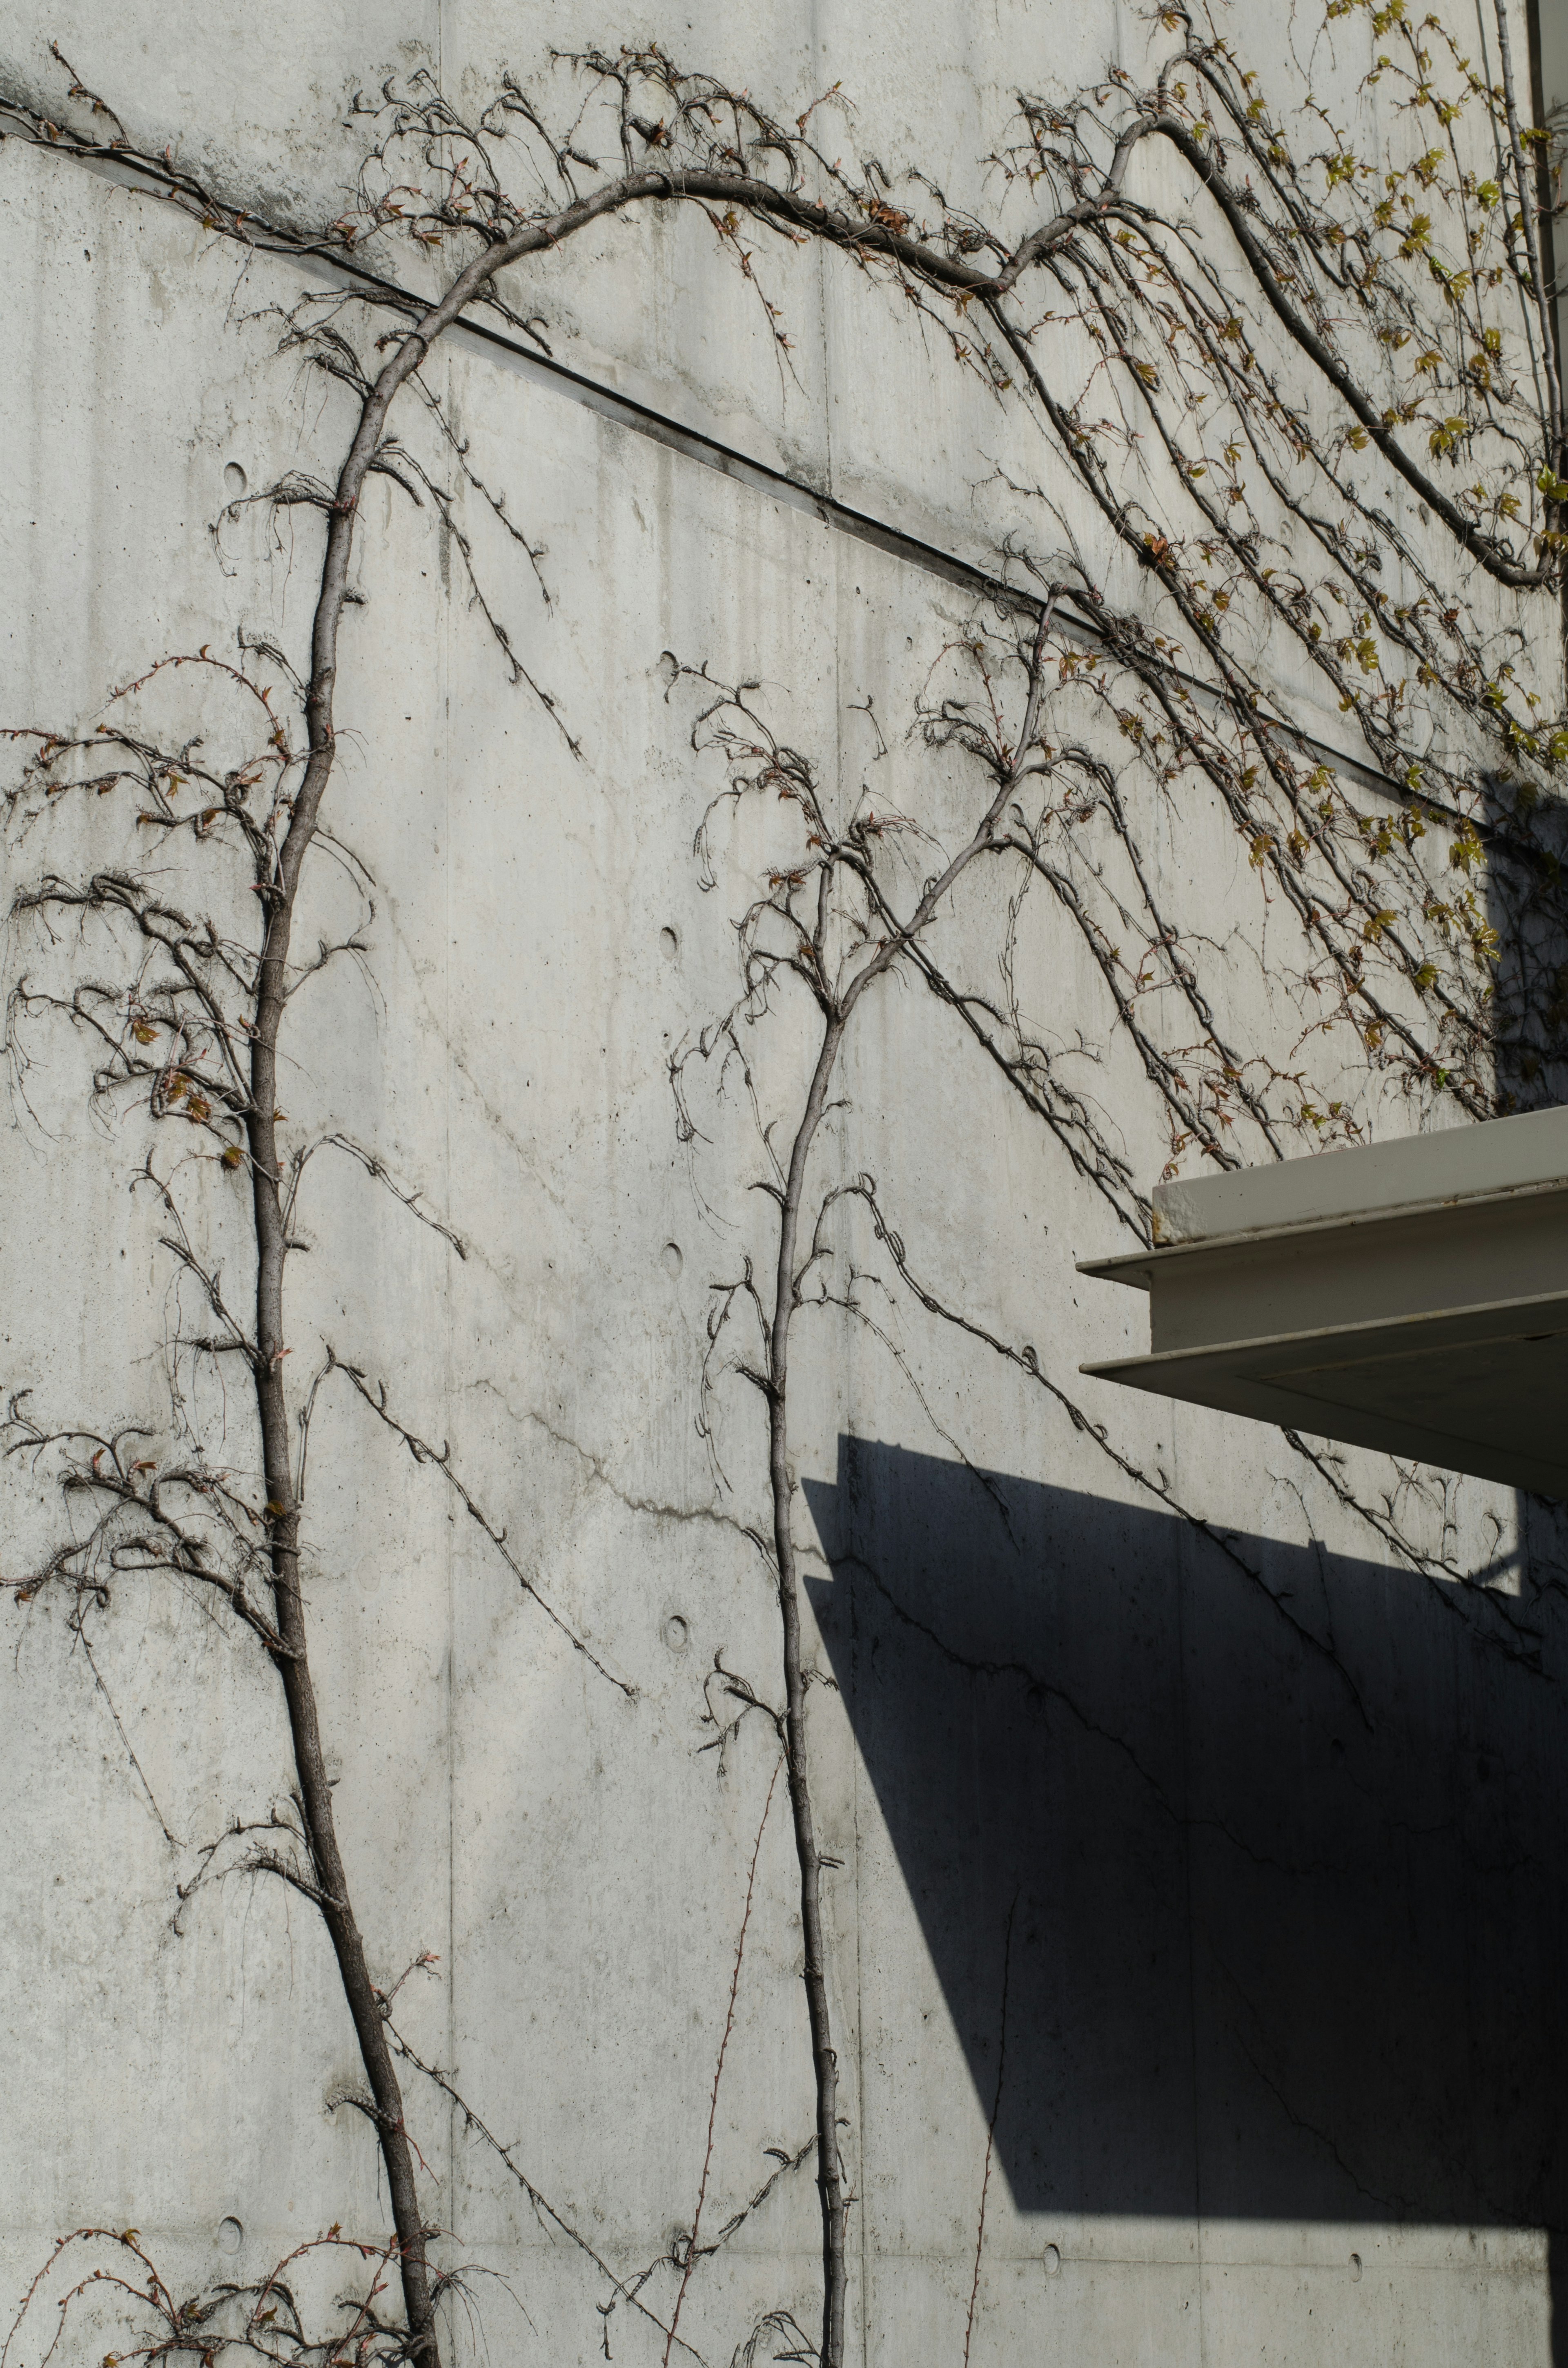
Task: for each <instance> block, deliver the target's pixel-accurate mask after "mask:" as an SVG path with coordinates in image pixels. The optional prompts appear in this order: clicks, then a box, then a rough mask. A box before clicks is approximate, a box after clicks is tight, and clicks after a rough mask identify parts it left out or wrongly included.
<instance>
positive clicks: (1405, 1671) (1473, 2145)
mask: <svg viewBox="0 0 1568 2368" xmlns="http://www.w3.org/2000/svg"><path fill="white" fill-rule="evenodd" d="M804 1488H805V1494H806V1497H807V1500H808V1504H809V1507H810V1509H811V1512H812V1518H813V1520H814V1521H815V1523H816V1526H817V1531H818V1535H819V1536H820V1538H821V1540H822V1542H823V1546H824V1552H825V1554H827V1557H828V1559H829V1562H830V1565H831V1568H832V1572H833V1577H832V1579H831V1581H828V1580H822V1579H818V1580H814V1581H812V1600H813V1603H814V1605H815V1608H816V1611H817V1616H818V1619H819V1621H820V1622H821V1624H822V1629H823V1634H824V1641H825V1645H826V1648H827V1652H828V1655H829V1657H830V1660H831V1663H832V1667H833V1671H834V1675H835V1678H836V1679H837V1681H838V1683H839V1685H840V1687H841V1689H842V1691H843V1695H844V1699H845V1702H846V1705H847V1708H848V1711H849V1715H850V1718H851V1720H852V1722H853V1725H854V1729H855V1733H856V1736H857V1738H858V1745H859V1749H860V1753H861V1755H862V1759H863V1763H864V1766H865V1769H866V1771H867V1773H868V1775H869V1782H870V1783H871V1785H872V1787H873V1788H874V1790H875V1793H876V1796H877V1800H878V1803H879V1805H880V1808H881V1816H882V1817H883V1819H884V1820H885V1822H886V1825H887V1827H888V1831H889V1833H890V1836H891V1839H892V1847H893V1850H894V1851H895V1852H896V1855H897V1859H898V1862H899V1867H900V1871H901V1873H902V1875H903V1880H904V1882H905V1883H906V1884H907V1885H908V1889H909V1893H910V1896H911V1898H912V1900H913V1902H914V1905H915V1910H916V1912H917V1914H918V1917H919V1920H920V1924H921V1928H922V1930H923V1932H924V1935H925V1938H926V1944H927V1946H928V1948H929V1950H930V1952H931V1955H932V1958H933V1960H934V1962H935V1965H936V1968H937V1975H938V1976H939V1979H940V1982H941V1986H942V1989H943V1992H944V1995H945V1998H946V2001H947V2005H948V2007H949V2011H950V2013H951V2015H952V2019H953V2022H954V2024H955V2026H956V2028H957V2030H958V2032H959V2034H960V2039H961V2042H962V2044H963V2046H964V2049H965V2051H966V2054H967V2056H968V2062H969V2066H970V2070H971V2076H972V2078H973V2080H974V2084H975V2089H976V2091H977V2094H978V2096H979V2099H980V2100H981V2104H982V2108H983V2112H985V2113H987V2114H989V2113H990V2112H991V2110H992V2107H993V2103H994V2100H995V2095H996V2078H997V2047H998V2039H999V2035H1000V2032H999V2009H1000V2002H1001V1997H1002V1986H1003V1960H1004V1945H1005V1936H1006V1931H1007V1927H1008V1918H1009V1914H1010V1913H1011V1915H1012V1918H1013V1938H1012V1946H1011V1957H1010V1988H1009V2004H1008V2012H1007V2028H1006V2079H1005V2082H1004V2085H1003V2090H1002V2096H1001V2100H1000V2106H999V2110H998V2112H997V2118H996V2132H995V2135H996V2159H997V2162H998V2165H999V2167H1000V2168H1001V2169H1002V2170H1003V2171H1004V2172H1005V2173H1006V2179H1007V2181H1008V2184H1009V2186H1010V2188H1011V2190H1012V2192H1013V2196H1014V2199H1015V2201H1016V2203H1017V2205H1018V2207H1019V2208H1020V2209H1021V2210H1023V2211H1026V2212H1030V2213H1051V2212H1052V2211H1056V2212H1082V2213H1093V2214H1160V2215H1173V2216H1178V2217H1179V2216H1187V2215H1191V2214H1196V2213H1198V2212H1199V2211H1201V2212H1202V2213H1203V2214H1208V2215H1221V2216H1226V2217H1238V2218H1250V2217H1256V2218H1260V2219H1282V2220H1296V2221H1303V2220H1304V2221H1319V2220H1321V2221H1334V2222H1351V2223H1356V2222H1369V2223H1389V2222H1394V2223H1399V2222H1405V2221H1408V2222H1416V2223H1420V2222H1424V2223H1427V2224H1431V2223H1437V2224H1441V2225H1454V2226H1523V2227H1531V2228H1546V2229H1548V2230H1550V2231H1552V2232H1553V2237H1552V2244H1551V2256H1552V2291H1553V2302H1554V2310H1553V2323H1554V2336H1553V2344H1554V2350H1553V2357H1554V2359H1555V2360H1556V2361H1557V2362H1559V2363H1568V2313H1565V2310H1564V2302H1565V2299H1568V2294H1565V2292H1564V2284H1563V2261H1564V2241H1563V2237H1562V2235H1561V2234H1560V2233H1557V2232H1563V2231H1568V2142H1565V2132H1564V2125H1563V2123H1564V2117H1563V2102H1564V2097H1565V2093H1568V2091H1565V2086H1564V2072H1565V2069H1568V2061H1565V2058H1568V2013H1565V2012H1564V2009H1563V1998H1564V1968H1565V1967H1568V1884H1565V1881H1564V1873H1563V1842H1562V1838H1563V1835H1564V1833H1565V1831H1568V1704H1565V1702H1564V1700H1563V1694H1562V1688H1561V1687H1560V1686H1559V1684H1558V1683H1557V1680H1556V1668H1555V1666H1554V1659H1553V1652H1554V1645H1555V1639H1554V1637H1553V1634H1552V1632H1551V1618H1550V1613H1551V1607H1552V1605H1553V1604H1554V1603H1555V1601H1556V1600H1557V1599H1556V1597H1555V1595H1553V1596H1551V1597H1540V1596H1537V1597H1535V1598H1534V1599H1533V1600H1532V1595H1531V1589H1530V1588H1529V1585H1528V1571H1527V1572H1526V1574H1525V1577H1526V1584H1525V1586H1524V1588H1523V1591H1522V1594H1519V1595H1513V1596H1510V1597H1507V1598H1506V1600H1498V1599H1497V1598H1496V1597H1494V1596H1490V1595H1488V1594H1485V1593H1483V1591H1481V1590H1479V1589H1475V1588H1471V1589H1461V1588H1460V1587H1458V1586H1454V1585H1449V1584H1446V1583H1443V1582H1438V1581H1434V1580H1432V1579H1429V1578H1427V1577H1423V1576H1421V1575H1420V1574H1418V1573H1415V1572H1413V1571H1410V1570H1408V1569H1405V1568H1402V1567H1397V1566H1393V1565H1392V1564H1390V1565H1384V1564H1381V1563H1378V1562H1375V1561H1358V1560H1351V1559H1348V1558H1346V1557H1344V1556H1340V1555H1333V1554H1326V1553H1324V1551H1323V1550H1322V1549H1320V1548H1318V1547H1316V1546H1299V1545H1284V1544H1279V1543H1276V1542H1275V1541H1274V1540H1272V1539H1268V1538H1265V1537H1261V1536H1237V1537H1233V1539H1232V1540H1231V1543H1232V1544H1233V1547H1234V1550H1235V1552H1236V1553H1237V1554H1240V1555H1241V1556H1242V1557H1244V1560H1245V1561H1246V1562H1247V1563H1248V1564H1250V1565H1252V1569H1253V1571H1254V1572H1256V1574H1257V1576H1256V1577H1252V1576H1249V1575H1247V1573H1246V1572H1244V1571H1243V1570H1241V1569H1240V1568H1238V1567H1237V1566H1236V1565H1235V1564H1234V1563H1233V1562H1232V1561H1231V1560H1229V1559H1228V1558H1227V1555H1226V1554H1225V1553H1224V1552H1223V1551H1222V1550H1221V1547H1220V1545H1218V1544H1217V1543H1215V1542H1214V1541H1212V1540H1211V1539H1210V1538H1209V1537H1207V1536H1205V1535H1204V1534H1203V1533H1202V1532H1201V1531H1199V1530H1198V1529H1197V1528H1196V1527H1195V1526H1193V1525H1192V1524H1190V1523H1188V1522H1187V1521H1185V1520H1181V1519H1179V1518H1177V1517H1176V1516H1172V1515H1167V1514H1165V1513H1164V1512H1162V1511H1158V1510H1144V1509H1142V1508H1133V1507H1129V1506H1126V1505H1120V1504H1116V1503H1112V1502H1108V1501H1107V1500H1104V1499H1102V1498H1099V1497H1092V1496H1086V1495H1082V1494H1079V1493H1076V1492H1074V1491H1073V1490H1071V1489H1066V1488H1060V1487H1055V1486H1049V1485H1046V1484H1043V1483H1040V1482H1038V1481H1033V1480H1027V1479H1021V1478H1018V1477H1017V1476H1015V1475H1012V1474H985V1475H983V1478H982V1477H977V1476H976V1475H975V1474H971V1472H970V1471H968V1470H967V1469H965V1467H963V1466H962V1465H960V1464H956V1463H944V1462H941V1461H938V1460H937V1459H935V1458H933V1457H930V1456H926V1455H920V1454H915V1453H911V1452H908V1451H906V1450H904V1449H903V1448H898V1447H892V1446H886V1445H882V1444H880V1443H876V1442H868V1441H864V1440H850V1439H842V1440H840V1442H839V1463H838V1474H837V1480H836V1485H835V1486H827V1485H825V1484H821V1483H814V1482H811V1481H807V1482H806V1483H805V1484H804ZM1494 1576H1495V1577H1497V1578H1500V1579H1502V1580H1503V1581H1504V1584H1505V1585H1506V1583H1507V1574H1506V1569H1505V1568H1504V1567H1503V1566H1502V1565H1500V1566H1499V1570H1498V1572H1497V1573H1496V1574H1495V1575H1494ZM1302 1632H1304V1634H1303V1633H1302ZM1308 1639H1310V1640H1311V1641H1307V1640H1308ZM1559 1657H1560V1654H1559ZM915 2044H917V2042H916V2043H915ZM916 2077H918V2075H917V2072H916Z"/></svg>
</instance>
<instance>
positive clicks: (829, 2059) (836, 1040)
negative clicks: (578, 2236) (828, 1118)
mask: <svg viewBox="0 0 1568 2368" xmlns="http://www.w3.org/2000/svg"><path fill="white" fill-rule="evenodd" d="M845 1024H846V1022H845V1019H844V1017H843V1015H842V1014H841V1013H839V1012H836V1011H835V1012H833V1013H831V1014H830V1016H829V1018H828V1022H827V1025H826V1027H825V1029H824V1031H823V1040H822V1045H821V1048H820V1050H819V1051H818V1053H817V1064H816V1068H815V1070H814V1072H813V1073H812V1083H811V1090H810V1092H809V1093H808V1095H807V1097H806V1107H805V1110H803V1112H802V1113H801V1123H800V1126H799V1127H798V1128H797V1130H796V1133H795V1141H794V1146H793V1148H792V1149H791V1151H790V1171H789V1176H788V1178H787V1180H786V1183H785V1188H784V1201H783V1209H782V1213H781V1217H780V1222H779V1227H778V1280H777V1285H776V1290H775V1295H774V1302H773V1324H772V1328H771V1331H770V1333H769V1337H768V1344H767V1348H768V1376H767V1378H768V1401H767V1402H768V1479H769V1483H770V1486H771V1489H772V1497H773V1551H774V1556H775V1559H776V1561H777V1564H778V1612H779V1618H780V1621H781V1622H782V1626H783V1649H784V1755H785V1765H786V1770H787V1772H788V1776H789V1783H790V1816H791V1818H792V1819H793V1822H794V1828H795V1855H796V1857H797V1859H798V1860H799V1861H800V1869H801V1941H802V1946H803V1951H804V1960H805V1962H804V1966H803V1969H802V1978H803V1980H804V1983H805V1989H806V2013H807V2016H808V2018H809V2020H810V2023H811V2033H812V2069H813V2071H814V2074H815V2077H816V2092H817V2193H818V2195H819V2196H820V2197H821V2199H822V2264H823V2307H822V2353H821V2359H822V2368H842V2363H843V2360H844V2298H845V2290H846V2261H845V2245H844V2226H845V2218H846V2213H847V2211H848V2204H847V2202H846V2197H845V2192H844V2168H843V2165H842V2163H841V2162H840V2160H839V2154H838V2057H837V2055H835V2052H834V2045H833V2024H832V2018H831V2015H830V2012H829V2008H828V1998H827V1964H826V1952H825V1950H824V1946H823V1921H822V1856H821V1853H820V1851H819V1850H818V1848H817V1839H816V1827H815V1822H814V1820H813V1818H812V1794H811V1782H810V1775H809V1770H808V1768H807V1761H806V1681H805V1675H804V1672H803V1670H802V1668H801V1588H800V1576H799V1572H798V1570H797V1567H796V1562H795V1541H794V1537H793V1534H792V1531H791V1528H790V1512H791V1508H792V1502H793V1497H794V1493H795V1491H794V1480H793V1476H792V1474H791V1473H790V1452H789V1451H790V1439H789V1421H790V1417H789V1376H790V1321H791V1318H792V1317H793V1315H794V1313H795V1307H796V1275H795V1246H796V1242H797V1239H798V1237H799V1234H800V1221H801V1194H802V1192H803V1191H804V1189H805V1180H806V1165H807V1162H808V1160H809V1159H810V1157H811V1149H812V1138H813V1136H814V1135H815V1133H816V1131H817V1126H818V1123H819V1121H821V1118H822V1114H823V1110H824V1105H825V1103H826V1100H827V1089H828V1086H829V1083H830V1082H831V1080H832V1076H833V1069H834V1064H835V1061H836V1060H837V1058H838V1048H839V1046H840V1044H841V1043H842V1042H843V1041H844V1030H845Z"/></svg>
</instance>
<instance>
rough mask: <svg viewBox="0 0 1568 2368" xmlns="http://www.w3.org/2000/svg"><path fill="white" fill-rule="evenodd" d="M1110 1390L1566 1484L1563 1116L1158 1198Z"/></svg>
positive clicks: (1199, 1185) (1513, 1121) (1478, 1129)
mask: <svg viewBox="0 0 1568 2368" xmlns="http://www.w3.org/2000/svg"><path fill="white" fill-rule="evenodd" d="M1154 1235H1155V1245H1156V1246H1155V1247H1154V1248H1153V1249H1151V1250H1142V1251H1138V1252H1136V1253H1135V1254H1134V1255H1132V1256H1131V1257H1126V1258H1096V1259H1085V1260H1083V1261H1081V1262H1080V1264H1079V1269H1078V1271H1079V1272H1080V1273H1081V1274H1086V1275H1094V1276H1097V1277H1100V1278H1102V1279H1104V1280H1105V1281H1110V1282H1122V1283H1128V1284H1131V1286H1132V1287H1133V1288H1134V1289H1136V1290H1139V1291H1146V1292H1148V1294H1149V1332H1150V1349H1151V1351H1152V1353H1151V1354H1150V1355H1149V1356H1146V1357H1125V1358H1119V1359H1117V1360H1114V1361H1113V1362H1111V1363H1109V1364H1098V1365H1085V1366H1084V1367H1083V1368H1082V1370H1083V1372H1085V1373H1091V1374H1094V1375H1095V1376H1096V1378H1097V1379H1099V1380H1102V1381H1112V1382H1123V1383H1127V1384H1129V1385H1130V1386H1131V1388H1133V1389H1141V1390H1150V1391H1153V1392H1154V1393H1155V1394H1156V1395H1159V1396H1161V1397H1172V1398H1187V1399H1190V1400H1191V1401H1193V1403H1194V1404H1196V1405H1199V1406H1217V1407H1220V1408H1221V1409H1223V1410H1224V1411H1225V1412H1227V1413H1230V1414H1242V1415H1247V1416H1250V1417H1252V1418H1253V1419H1254V1420H1255V1421H1258V1422H1269V1423H1276V1424H1288V1425H1290V1427H1291V1428H1292V1429H1300V1430H1307V1431H1312V1432H1315V1433H1317V1434H1318V1435H1319V1436H1320V1437H1324V1438H1328V1439H1340V1440H1348V1441H1349V1442H1351V1443H1352V1444H1354V1445H1356V1446H1359V1447H1374V1448H1382V1449H1385V1450H1387V1451H1388V1452H1390V1453H1391V1454H1394V1455H1403V1456H1410V1457H1416V1458H1418V1459H1419V1460H1420V1461H1421V1462H1423V1463H1438V1464H1446V1465H1448V1466H1449V1467H1451V1468H1452V1469H1453V1470H1454V1471H1457V1472H1473V1473H1476V1474H1480V1475H1481V1476H1482V1477H1483V1479H1488V1480H1501V1481H1504V1482H1505V1483H1506V1484H1508V1485H1509V1486H1514V1487H1519V1488H1533V1489H1537V1490H1539V1491H1540V1492H1541V1493H1542V1494H1543V1495H1546V1496H1551V1497H1568V1435H1565V1427H1568V1110H1540V1111H1536V1112H1533V1113H1532V1114H1531V1115H1529V1116H1528V1117H1525V1118H1506V1119H1493V1120H1489V1121H1485V1122H1483V1124H1480V1125H1476V1126H1467V1127H1461V1128H1456V1129H1454V1130H1452V1131H1450V1132H1448V1133H1442V1134H1428V1135H1413V1136H1410V1137H1408V1138H1406V1139H1405V1140H1404V1141H1403V1142H1399V1143H1387V1144H1374V1145H1372V1146H1371V1147H1370V1148H1369V1149H1366V1150H1360V1151H1340V1152H1325V1153H1323V1154H1320V1155H1319V1156H1317V1157H1315V1158H1307V1159H1291V1160H1285V1161H1282V1162H1281V1163H1280V1164H1279V1165H1278V1166H1276V1167H1250V1168H1239V1169H1233V1170H1231V1171H1230V1172H1229V1173H1227V1174H1225V1175H1221V1176H1213V1177H1206V1178H1201V1179H1199V1180H1198V1181H1196V1182H1184V1183H1175V1184H1165V1185H1160V1186H1158V1187H1156V1189H1155V1192H1154Z"/></svg>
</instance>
